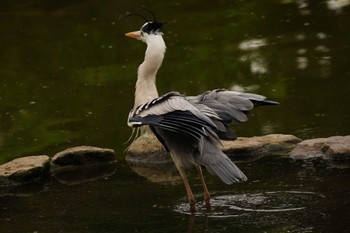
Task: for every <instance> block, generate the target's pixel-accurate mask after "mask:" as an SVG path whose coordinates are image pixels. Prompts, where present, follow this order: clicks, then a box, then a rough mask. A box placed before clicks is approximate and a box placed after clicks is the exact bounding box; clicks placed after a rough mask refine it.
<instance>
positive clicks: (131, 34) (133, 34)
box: [125, 31, 141, 39]
mask: <svg viewBox="0 0 350 233" xmlns="http://www.w3.org/2000/svg"><path fill="white" fill-rule="evenodd" d="M125 35H126V36H128V37H131V38H135V39H137V38H140V37H141V32H140V31H134V32H128V33H125Z"/></svg>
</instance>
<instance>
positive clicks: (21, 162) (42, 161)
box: [0, 155, 50, 186]
mask: <svg viewBox="0 0 350 233" xmlns="http://www.w3.org/2000/svg"><path fill="white" fill-rule="evenodd" d="M49 162H50V157H48V156H46V155H34V156H27V157H22V158H18V159H14V160H12V161H10V162H8V163H5V164H3V165H1V166H0V186H12V185H21V184H26V183H30V182H33V181H38V180H41V179H43V178H44V177H45V176H46V175H47V174H48V167H49Z"/></svg>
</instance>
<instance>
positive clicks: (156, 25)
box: [125, 8, 164, 43]
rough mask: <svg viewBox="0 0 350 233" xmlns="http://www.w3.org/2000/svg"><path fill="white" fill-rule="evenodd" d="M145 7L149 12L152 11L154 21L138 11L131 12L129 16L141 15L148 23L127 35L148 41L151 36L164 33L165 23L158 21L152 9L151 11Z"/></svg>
mask: <svg viewBox="0 0 350 233" xmlns="http://www.w3.org/2000/svg"><path fill="white" fill-rule="evenodd" d="M143 9H145V10H147V11H148V12H150V13H151V14H152V16H153V21H150V20H147V18H146V17H144V16H143V15H140V14H136V13H132V14H129V15H128V16H131V15H135V16H139V17H141V18H142V19H143V20H145V21H146V23H145V24H144V25H142V27H141V28H140V30H138V31H133V32H128V33H126V34H125V35H126V36H128V37H131V38H135V39H138V40H141V41H143V42H145V43H147V40H148V38H149V36H153V35H163V34H162V31H161V30H162V28H163V25H164V23H163V22H160V21H158V20H157V19H156V17H155V15H154V13H153V12H152V11H150V10H148V9H146V8H143Z"/></svg>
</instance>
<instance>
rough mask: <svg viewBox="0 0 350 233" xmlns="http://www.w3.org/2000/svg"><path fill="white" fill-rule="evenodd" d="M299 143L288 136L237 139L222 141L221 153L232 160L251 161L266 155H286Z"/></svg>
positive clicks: (296, 139)
mask: <svg viewBox="0 0 350 233" xmlns="http://www.w3.org/2000/svg"><path fill="white" fill-rule="evenodd" d="M300 141H301V140H300V139H299V138H297V137H295V136H294V135H289V134H269V135H265V136H256V137H251V138H247V137H239V138H238V139H237V140H235V141H223V146H224V148H223V151H224V152H225V153H226V154H228V155H229V156H230V157H232V158H237V159H243V160H247V159H249V160H251V159H258V158H261V157H263V156H267V155H287V154H288V153H289V152H290V151H291V150H292V149H293V148H294V147H295V145H296V144H297V143H299V142H300Z"/></svg>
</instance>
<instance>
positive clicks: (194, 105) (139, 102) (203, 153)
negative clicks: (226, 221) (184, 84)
mask: <svg viewBox="0 0 350 233" xmlns="http://www.w3.org/2000/svg"><path fill="white" fill-rule="evenodd" d="M146 10H147V11H149V12H150V13H151V14H152V16H153V19H152V20H148V19H147V18H146V17H145V16H143V15H141V14H136V13H134V14H130V15H136V16H139V17H141V18H142V19H143V20H144V21H145V23H144V24H143V25H142V27H141V28H140V30H137V31H132V32H128V33H126V34H125V35H126V36H127V37H131V38H135V39H137V40H139V41H142V42H144V43H145V44H146V46H147V48H146V51H145V56H144V61H143V62H142V63H141V64H140V65H139V67H138V70H137V81H136V85H135V99H134V106H133V108H132V110H131V111H130V112H129V115H128V120H127V124H128V126H129V127H131V128H134V129H135V128H139V127H142V128H145V127H146V128H147V129H148V130H149V131H151V132H152V133H153V134H154V135H155V136H156V137H157V139H158V140H159V141H160V143H161V144H162V145H163V147H164V148H165V149H166V150H167V151H168V152H170V155H171V158H172V160H173V161H174V164H175V166H176V168H177V170H178V172H179V174H180V176H181V177H182V180H183V183H184V186H185V189H186V193H187V199H188V201H189V206H190V210H191V212H195V211H196V200H195V197H194V194H193V192H192V190H191V187H190V184H189V181H188V179H187V175H186V170H188V169H191V168H193V167H195V169H196V170H197V172H198V174H199V177H200V180H201V184H202V186H203V192H204V203H205V205H206V206H207V207H208V208H209V209H210V199H211V196H210V193H209V190H208V187H207V185H206V182H205V179H204V175H203V171H202V168H203V167H204V168H206V169H207V171H208V172H209V173H210V174H213V175H216V176H218V177H219V178H220V179H221V181H223V182H224V183H225V184H228V185H230V184H233V183H237V182H243V181H247V177H246V176H245V174H244V173H243V172H242V171H241V170H240V169H239V168H238V167H237V166H236V165H235V164H234V163H233V162H232V161H231V159H229V157H228V156H227V155H226V154H225V153H223V152H222V143H221V140H235V139H236V138H237V136H236V134H235V133H234V132H233V130H232V129H231V128H230V127H229V125H230V124H238V123H241V122H245V121H246V120H247V113H248V112H249V111H250V110H252V109H253V108H254V107H255V106H261V105H277V104H279V103H278V102H276V101H272V100H268V99H267V98H266V97H265V96H262V95H259V94H253V93H244V92H237V91H232V90H227V89H214V90H209V91H206V92H204V93H202V94H200V95H197V96H185V95H183V94H180V93H179V92H176V91H171V92H168V93H166V94H163V95H159V94H158V90H157V87H156V76H157V72H158V70H159V68H160V67H161V65H162V62H163V59H164V55H165V52H166V45H165V42H164V39H163V32H162V29H163V26H164V23H163V22H161V21H158V20H157V19H156V16H155V14H154V13H153V12H152V11H150V10H148V9H146ZM146 131H147V130H146Z"/></svg>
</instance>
